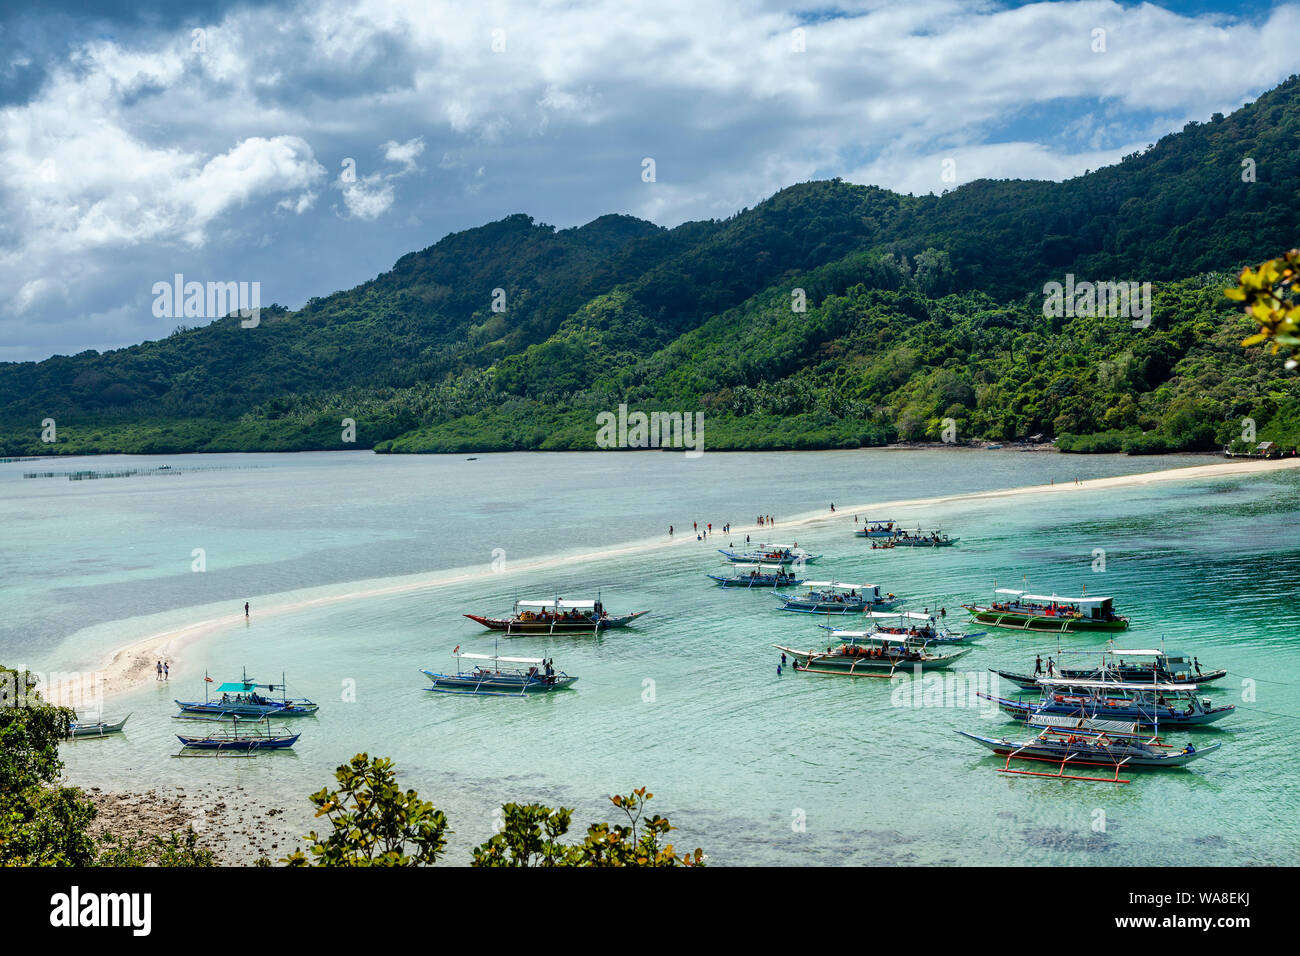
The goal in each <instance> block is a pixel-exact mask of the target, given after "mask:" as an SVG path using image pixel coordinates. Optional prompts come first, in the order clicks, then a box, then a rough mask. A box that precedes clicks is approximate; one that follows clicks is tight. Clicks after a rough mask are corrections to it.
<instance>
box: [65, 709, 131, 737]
mask: <svg viewBox="0 0 1300 956" xmlns="http://www.w3.org/2000/svg"><path fill="white" fill-rule="evenodd" d="M130 719H131V715H130V714H127V715H126V716H125V717H123V718H122V719H121V720H119V721H118V722H117V723H115V724H114V723H109V722H108V721H106V720H102V719H101V720H95V721H87V720H81V719H78V720H74V721H73V722H72V723H70V724H69V725H68V739H69V740H82V739H84V738H88V737H108V736H111V735H113V734H120V733H121V732H122V728H123V727H125V726H126V722H127V721H128V720H130Z"/></svg>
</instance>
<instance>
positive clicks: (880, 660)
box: [773, 631, 973, 677]
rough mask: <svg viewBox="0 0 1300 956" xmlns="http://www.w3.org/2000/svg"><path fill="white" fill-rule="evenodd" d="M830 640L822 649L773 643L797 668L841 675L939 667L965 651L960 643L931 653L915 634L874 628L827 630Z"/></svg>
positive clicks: (874, 674) (889, 674) (886, 674)
mask: <svg viewBox="0 0 1300 956" xmlns="http://www.w3.org/2000/svg"><path fill="white" fill-rule="evenodd" d="M830 638H831V640H832V641H833V642H834V643H832V644H830V645H829V646H828V647H827V648H826V649H825V650H824V651H820V650H806V651H801V650H798V649H796V648H793V647H785V646H784V645H781V644H774V645H773V646H774V647H775V648H776V649H777V650H779V651H782V652H783V653H785V654H788V655H790V657H792V658H793V659H794V667H795V670H797V671H802V672H804V673H808V674H829V675H836V676H845V677H893V676H894V675H895V674H906V673H908V672H909V671H914V670H916V669H918V668H919V669H920V670H941V669H942V668H945V667H947V666H949V665H950V664H952V663H953V662H954V661H957V660H960V659H961V658H963V657H965V656H966V655H967V654H969V653H970V652H971V651H972V650H973V648H970V647H961V648H958V649H956V650H952V651H945V652H941V653H937V654H936V653H934V652H933V651H931V650H929V648H928V647H926V645H925V643H924V642H922V641H917V640H916V639H915V638H910V637H903V636H898V635H893V634H881V633H878V632H875V631H831V633H830Z"/></svg>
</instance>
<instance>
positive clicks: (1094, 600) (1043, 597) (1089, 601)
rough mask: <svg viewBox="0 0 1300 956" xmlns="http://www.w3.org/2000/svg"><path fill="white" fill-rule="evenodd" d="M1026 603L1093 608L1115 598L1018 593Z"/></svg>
mask: <svg viewBox="0 0 1300 956" xmlns="http://www.w3.org/2000/svg"><path fill="white" fill-rule="evenodd" d="M1017 593H1018V594H1019V595H1020V597H1021V598H1022V599H1023V600H1025V601H1046V602H1048V603H1049V604H1078V605H1081V606H1082V605H1087V606H1092V605H1096V604H1106V603H1108V602H1110V601H1112V600H1114V598H1108V597H1077V598H1072V597H1060V596H1058V595H1056V594H1025V593H1024V592H1023V591H1019V592H1017Z"/></svg>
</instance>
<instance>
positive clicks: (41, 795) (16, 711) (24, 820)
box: [0, 666, 213, 867]
mask: <svg viewBox="0 0 1300 956" xmlns="http://www.w3.org/2000/svg"><path fill="white" fill-rule="evenodd" d="M36 683H37V682H36V678H35V677H34V676H33V675H32V674H30V673H28V672H27V671H21V672H20V671H16V670H11V669H9V668H6V667H2V666H0V866H187V867H188V866H211V865H212V857H213V855H212V853H211V852H210V851H208V850H204V849H202V848H200V847H199V846H198V837H197V835H196V834H195V833H194V830H193V829H190V830H189V831H188V832H187V833H186V834H185V835H184V836H180V835H178V834H175V833H169V834H167V835H165V836H161V835H154V836H151V837H150V838H149V839H148V840H147V841H145V842H144V843H140V842H139V840H137V839H131V840H127V841H125V842H119V841H117V840H115V839H114V838H112V837H111V836H110V837H104V838H103V839H102V840H101V841H99V842H96V841H95V840H94V839H93V838H92V837H91V836H90V833H89V830H90V825H91V823H92V822H93V821H94V819H95V806H94V804H92V803H91V802H90V801H89V800H87V799H86V798H85V795H84V794H82V792H81V791H80V790H78V789H77V788H75V787H65V786H63V785H62V783H61V778H62V773H63V761H62V760H61V759H60V758H59V742H60V741H62V740H64V739H65V738H66V737H67V734H68V725H69V723H70V722H71V721H72V720H73V719H74V717H75V715H74V714H73V712H72V711H71V710H69V709H68V708H66V707H55V706H53V705H51V704H49V703H47V702H46V701H45V700H44V699H43V698H42V697H41V694H40V692H39V691H38V690H37V689H36Z"/></svg>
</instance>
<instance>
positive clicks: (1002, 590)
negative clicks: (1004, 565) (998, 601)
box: [993, 588, 1025, 597]
mask: <svg viewBox="0 0 1300 956" xmlns="http://www.w3.org/2000/svg"><path fill="white" fill-rule="evenodd" d="M993 593H994V594H1006V595H1009V596H1010V597H1020V595H1022V594H1024V593H1025V592H1024V591H1017V590H1015V589H1014V588H997V589H996V590H995V591H994V592H993Z"/></svg>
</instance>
